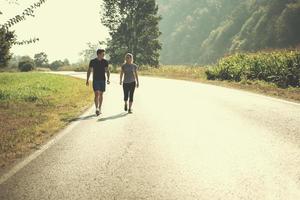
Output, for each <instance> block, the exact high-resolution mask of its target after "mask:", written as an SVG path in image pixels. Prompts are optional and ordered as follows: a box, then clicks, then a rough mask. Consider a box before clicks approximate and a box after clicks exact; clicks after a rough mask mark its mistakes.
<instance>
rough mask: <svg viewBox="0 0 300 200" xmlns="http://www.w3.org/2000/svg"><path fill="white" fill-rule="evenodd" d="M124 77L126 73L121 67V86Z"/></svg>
mask: <svg viewBox="0 0 300 200" xmlns="http://www.w3.org/2000/svg"><path fill="white" fill-rule="evenodd" d="M123 75H124V71H123V67H121V72H120V85H122V83H123V80H122V79H123Z"/></svg>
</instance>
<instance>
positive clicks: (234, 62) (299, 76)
mask: <svg viewBox="0 0 300 200" xmlns="http://www.w3.org/2000/svg"><path fill="white" fill-rule="evenodd" d="M206 74H207V78H208V79H210V80H216V79H218V80H231V81H237V82H239V81H242V80H263V81H266V82H271V83H274V84H276V85H277V86H279V87H282V88H286V87H288V86H292V87H300V52H299V51H276V52H269V53H268V52H260V53H252V54H243V53H238V54H235V55H231V56H228V57H225V58H223V59H221V60H220V61H219V63H218V64H217V66H216V67H212V68H211V69H209V70H207V71H206Z"/></svg>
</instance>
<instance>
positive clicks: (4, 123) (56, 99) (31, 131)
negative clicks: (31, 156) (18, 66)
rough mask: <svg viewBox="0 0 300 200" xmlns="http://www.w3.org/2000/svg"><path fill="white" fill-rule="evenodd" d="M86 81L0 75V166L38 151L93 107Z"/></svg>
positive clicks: (44, 75)
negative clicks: (83, 112)
mask: <svg viewBox="0 0 300 200" xmlns="http://www.w3.org/2000/svg"><path fill="white" fill-rule="evenodd" d="M92 98H93V93H92V91H91V90H90V89H88V88H87V87H86V86H85V81H84V80H80V79H76V78H71V77H65V76H59V75H52V74H45V73H36V72H33V73H0V145H1V146H0V166H2V167H4V166H6V165H7V164H9V163H11V162H12V161H13V160H15V159H16V158H18V157H22V156H23V155H24V154H26V153H27V152H30V150H32V149H35V148H38V147H39V146H40V145H41V144H43V143H44V142H45V141H46V140H48V139H49V138H50V137H51V136H52V135H53V134H55V133H56V132H57V131H58V130H60V129H61V128H62V127H64V126H65V125H66V124H68V123H69V122H70V121H71V120H72V119H73V118H75V117H76V116H78V115H79V114H80V113H81V112H82V111H83V110H85V109H86V108H88V107H89V106H90V105H91V102H92Z"/></svg>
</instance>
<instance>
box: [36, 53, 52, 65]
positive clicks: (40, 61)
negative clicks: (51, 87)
mask: <svg viewBox="0 0 300 200" xmlns="http://www.w3.org/2000/svg"><path fill="white" fill-rule="evenodd" d="M48 62H49V61H48V56H47V54H46V53H44V52H41V53H37V54H35V55H34V63H35V66H37V67H47V66H48Z"/></svg>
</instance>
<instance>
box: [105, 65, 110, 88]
mask: <svg viewBox="0 0 300 200" xmlns="http://www.w3.org/2000/svg"><path fill="white" fill-rule="evenodd" d="M105 71H106V76H107V84H110V80H109V79H110V71H109V66H107V67H106V68H105Z"/></svg>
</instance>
